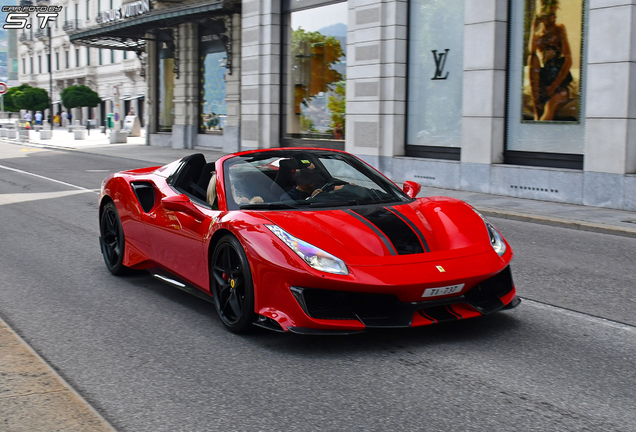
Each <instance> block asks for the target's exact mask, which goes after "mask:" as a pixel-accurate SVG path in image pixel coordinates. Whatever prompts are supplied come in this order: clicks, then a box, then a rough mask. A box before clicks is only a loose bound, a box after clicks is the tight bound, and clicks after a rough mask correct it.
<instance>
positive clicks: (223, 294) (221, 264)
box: [210, 234, 255, 333]
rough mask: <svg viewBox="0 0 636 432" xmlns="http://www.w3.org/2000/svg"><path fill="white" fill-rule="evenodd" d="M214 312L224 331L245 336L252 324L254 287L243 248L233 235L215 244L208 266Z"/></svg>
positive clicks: (226, 236) (228, 235)
mask: <svg viewBox="0 0 636 432" xmlns="http://www.w3.org/2000/svg"><path fill="white" fill-rule="evenodd" d="M210 275H211V279H212V280H211V281H210V285H211V287H212V295H213V297H214V305H215V306H216V311H217V312H218V314H219V317H220V318H221V321H222V322H223V325H225V327H227V328H228V330H230V331H232V332H234V333H245V332H247V331H249V330H250V329H252V322H253V321H254V317H255V314H254V284H253V282H252V273H251V271H250V265H249V262H248V261H247V255H245V251H243V247H242V246H241V244H240V243H239V241H238V240H237V239H236V237H234V236H233V235H230V234H227V235H225V236H224V237H222V238H221V240H219V242H218V243H217V245H216V248H215V249H214V253H213V255H212V260H211V262H210Z"/></svg>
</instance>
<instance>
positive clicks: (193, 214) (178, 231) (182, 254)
mask: <svg viewBox="0 0 636 432" xmlns="http://www.w3.org/2000/svg"><path fill="white" fill-rule="evenodd" d="M218 213H219V212H218V211H216V210H212V208H211V207H210V206H208V205H206V204H204V203H202V202H199V201H198V200H196V199H195V198H193V197H191V196H190V197H189V196H187V195H185V194H182V193H180V192H179V191H176V190H174V189H173V188H172V187H171V186H170V185H167V186H165V187H164V188H163V189H162V190H161V203H160V204H159V205H158V206H156V207H155V208H154V209H153V211H152V212H151V213H149V214H148V217H149V219H151V220H152V223H150V224H148V225H147V230H148V235H149V236H150V237H151V238H152V248H153V256H154V258H155V260H156V261H157V263H159V264H160V265H161V266H162V267H164V268H165V269H167V270H168V271H170V272H171V273H174V274H175V275H176V276H179V277H180V278H182V279H184V280H185V281H188V282H190V283H192V284H195V285H197V286H199V287H202V288H208V286H209V279H208V274H209V269H208V263H207V260H206V259H205V256H206V255H205V250H204V247H205V240H206V236H207V233H208V231H209V227H210V223H211V222H212V220H213V218H214V216H216V215H218Z"/></svg>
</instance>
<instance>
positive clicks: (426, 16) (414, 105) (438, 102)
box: [406, 0, 464, 160]
mask: <svg viewBox="0 0 636 432" xmlns="http://www.w3.org/2000/svg"><path fill="white" fill-rule="evenodd" d="M409 10H410V13H409V63H408V101H407V133H406V153H407V155H409V156H420V157H428V158H437V159H449V160H459V159H460V151H461V145H462V90H463V81H464V0H445V1H444V2H439V1H434V0H411V1H410V3H409Z"/></svg>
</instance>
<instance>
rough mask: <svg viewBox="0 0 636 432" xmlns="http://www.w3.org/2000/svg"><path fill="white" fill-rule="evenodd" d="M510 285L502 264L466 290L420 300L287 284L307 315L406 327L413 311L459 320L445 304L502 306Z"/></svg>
mask: <svg viewBox="0 0 636 432" xmlns="http://www.w3.org/2000/svg"><path fill="white" fill-rule="evenodd" d="M513 288H514V284H513V281H512V272H511V271H510V267H506V268H505V269H504V270H502V271H501V272H500V273H498V274H496V275H495V276H493V277H491V278H489V279H486V280H484V281H482V282H480V283H479V284H477V285H475V286H474V287H473V288H471V289H470V290H469V291H468V292H467V293H465V294H463V295H460V296H456V297H450V298H444V299H437V300H426V301H421V302H405V303H402V302H400V301H399V299H398V298H397V296H395V295H393V294H375V293H361V292H350V291H333V290H326V289H317V288H300V287H291V291H292V294H293V295H294V297H295V298H296V300H297V301H298V303H299V304H300V306H301V307H302V308H303V310H304V311H305V313H306V314H307V315H308V316H310V317H311V318H316V319H329V320H359V321H360V322H362V323H363V324H364V325H365V326H367V327H385V328H386V327H409V326H410V325H411V321H412V318H413V313H414V312H419V313H420V315H422V316H424V317H426V318H429V319H432V320H433V321H435V322H442V321H448V320H455V319H459V315H457V314H455V313H454V312H453V311H452V308H449V307H447V305H452V304H455V303H468V304H469V305H471V306H473V307H474V308H475V309H477V310H478V311H479V312H480V313H482V314H483V315H486V314H490V313H492V312H495V311H498V310H500V309H501V308H503V307H504V304H503V302H502V301H501V300H500V297H502V296H504V295H506V294H508V293H509V292H510V291H511V290H512V289H513Z"/></svg>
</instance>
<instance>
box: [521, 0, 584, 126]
mask: <svg viewBox="0 0 636 432" xmlns="http://www.w3.org/2000/svg"><path fill="white" fill-rule="evenodd" d="M583 1H584V0H526V3H525V12H524V13H525V28H524V44H525V49H524V58H523V61H524V67H523V71H524V72H523V85H522V91H523V95H522V103H523V107H522V114H521V115H522V121H524V122H555V123H562V122H566V123H578V122H579V116H580V110H579V105H580V101H581V46H582V42H583Z"/></svg>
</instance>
